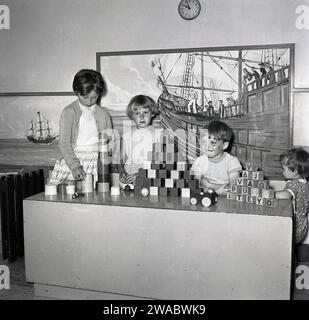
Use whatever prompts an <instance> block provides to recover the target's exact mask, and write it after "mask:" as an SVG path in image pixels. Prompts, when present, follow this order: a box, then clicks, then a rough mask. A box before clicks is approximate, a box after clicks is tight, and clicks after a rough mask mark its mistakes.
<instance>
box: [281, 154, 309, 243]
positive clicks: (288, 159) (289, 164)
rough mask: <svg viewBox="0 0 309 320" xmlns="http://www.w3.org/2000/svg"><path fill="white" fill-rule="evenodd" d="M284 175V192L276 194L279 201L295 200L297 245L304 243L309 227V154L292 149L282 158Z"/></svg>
mask: <svg viewBox="0 0 309 320" xmlns="http://www.w3.org/2000/svg"><path fill="white" fill-rule="evenodd" d="M280 162H281V166H282V175H283V176H284V178H285V179H287V180H288V181H287V183H286V186H285V188H284V190H283V191H277V192H276V198H278V199H290V198H292V199H293V206H294V216H295V236H296V243H300V242H302V240H303V239H304V237H305V236H306V232H307V227H308V220H307V214H308V207H309V185H308V182H307V178H308V177H309V154H308V153H307V152H306V151H305V150H303V149H301V148H295V149H290V150H288V151H286V152H284V153H283V154H281V156H280Z"/></svg>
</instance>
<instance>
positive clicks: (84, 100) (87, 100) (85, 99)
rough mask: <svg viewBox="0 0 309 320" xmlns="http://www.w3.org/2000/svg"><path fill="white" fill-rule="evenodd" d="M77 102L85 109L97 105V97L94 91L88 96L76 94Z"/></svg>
mask: <svg viewBox="0 0 309 320" xmlns="http://www.w3.org/2000/svg"><path fill="white" fill-rule="evenodd" d="M77 96H78V101H79V102H80V103H81V104H82V105H83V106H85V107H91V106H93V105H94V104H96V103H97V101H98V98H99V95H98V94H97V93H96V92H95V91H94V90H92V91H90V92H89V93H88V94H85V95H83V96H82V95H80V94H78V95H77Z"/></svg>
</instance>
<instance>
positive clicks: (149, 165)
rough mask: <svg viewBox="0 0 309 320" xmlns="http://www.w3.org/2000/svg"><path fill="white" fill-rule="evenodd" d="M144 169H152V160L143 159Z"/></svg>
mask: <svg viewBox="0 0 309 320" xmlns="http://www.w3.org/2000/svg"><path fill="white" fill-rule="evenodd" d="M143 169H145V170H148V169H151V161H149V160H147V161H143Z"/></svg>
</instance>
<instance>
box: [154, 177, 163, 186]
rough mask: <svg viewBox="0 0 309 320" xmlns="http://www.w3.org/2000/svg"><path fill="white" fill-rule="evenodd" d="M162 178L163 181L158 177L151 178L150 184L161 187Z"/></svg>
mask: <svg viewBox="0 0 309 320" xmlns="http://www.w3.org/2000/svg"><path fill="white" fill-rule="evenodd" d="M162 180H163V181H164V179H160V178H156V179H153V180H152V185H153V186H154V187H163V184H162Z"/></svg>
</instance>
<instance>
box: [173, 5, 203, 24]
mask: <svg viewBox="0 0 309 320" xmlns="http://www.w3.org/2000/svg"><path fill="white" fill-rule="evenodd" d="M178 12H179V15H180V16H181V17H182V18H183V19H185V20H193V19H195V18H196V17H197V16H198V15H199V14H200V12H201V3H200V1H199V0H181V1H180V2H179V5H178Z"/></svg>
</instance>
